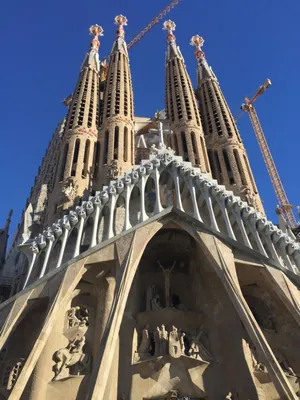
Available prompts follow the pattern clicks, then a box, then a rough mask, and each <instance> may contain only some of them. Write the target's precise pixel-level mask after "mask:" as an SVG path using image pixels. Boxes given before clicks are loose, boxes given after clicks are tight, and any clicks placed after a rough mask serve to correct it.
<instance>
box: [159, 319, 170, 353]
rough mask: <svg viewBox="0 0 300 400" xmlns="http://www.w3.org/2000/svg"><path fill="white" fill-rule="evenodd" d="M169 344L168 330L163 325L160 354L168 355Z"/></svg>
mask: <svg viewBox="0 0 300 400" xmlns="http://www.w3.org/2000/svg"><path fill="white" fill-rule="evenodd" d="M168 345H169V339H168V332H167V330H166V327H165V325H162V326H161V330H160V355H161V356H166V355H167V354H168Z"/></svg>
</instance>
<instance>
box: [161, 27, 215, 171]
mask: <svg viewBox="0 0 300 400" xmlns="http://www.w3.org/2000/svg"><path fill="white" fill-rule="evenodd" d="M175 27H176V25H175V23H174V22H172V21H170V20H169V21H165V22H164V25H163V29H164V30H167V31H168V34H167V42H168V47H167V53H166V113H167V118H168V119H169V120H170V124H171V130H172V131H173V135H172V147H173V149H174V150H175V152H176V154H178V155H181V156H182V157H183V159H184V160H185V161H190V162H191V163H192V165H193V166H198V167H199V168H200V169H201V172H204V173H208V172H210V167H209V161H208V156H207V152H206V146H205V140H204V135H203V130H202V125H201V120H200V115H199V110H198V107H197V101H196V97H195V94H194V91H193V87H192V84H191V80H190V77H189V75H188V73H187V70H186V67H185V64H184V59H183V56H182V54H181V52H180V50H179V47H178V46H177V45H176V40H175V35H174V33H173V31H174V30H175Z"/></svg>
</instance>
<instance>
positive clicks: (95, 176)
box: [93, 142, 100, 179]
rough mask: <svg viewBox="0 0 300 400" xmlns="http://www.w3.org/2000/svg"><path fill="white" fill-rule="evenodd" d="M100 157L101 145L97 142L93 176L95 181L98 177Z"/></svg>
mask: <svg viewBox="0 0 300 400" xmlns="http://www.w3.org/2000/svg"><path fill="white" fill-rule="evenodd" d="M99 157H100V143H99V142H96V143H95V144H94V157H93V175H94V178H95V179H96V178H97V177H98V167H99Z"/></svg>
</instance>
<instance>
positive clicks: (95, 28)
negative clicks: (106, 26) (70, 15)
mask: <svg viewBox="0 0 300 400" xmlns="http://www.w3.org/2000/svg"><path fill="white" fill-rule="evenodd" d="M89 31H90V35H92V36H93V39H92V41H91V48H92V49H94V50H96V51H98V49H99V47H100V41H99V39H98V37H99V36H103V35H104V30H103V28H102V26H100V25H97V24H96V25H92V26H90V29H89Z"/></svg>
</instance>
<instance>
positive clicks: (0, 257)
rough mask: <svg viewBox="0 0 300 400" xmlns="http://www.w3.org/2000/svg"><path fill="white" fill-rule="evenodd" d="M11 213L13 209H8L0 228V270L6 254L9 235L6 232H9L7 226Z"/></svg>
mask: <svg viewBox="0 0 300 400" xmlns="http://www.w3.org/2000/svg"><path fill="white" fill-rule="evenodd" d="M12 214H13V210H10V211H9V213H8V216H7V219H6V222H5V225H4V227H3V229H0V272H1V270H2V268H3V266H4V263H5V254H6V248H7V242H8V237H9V235H8V232H9V226H10V222H11V216H12Z"/></svg>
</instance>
